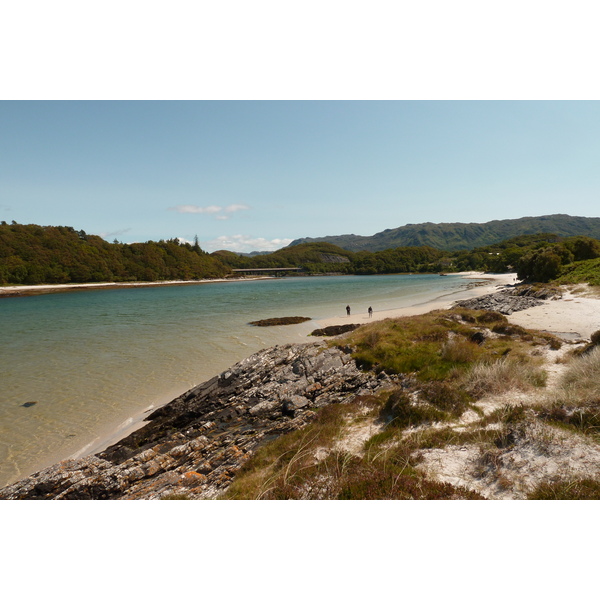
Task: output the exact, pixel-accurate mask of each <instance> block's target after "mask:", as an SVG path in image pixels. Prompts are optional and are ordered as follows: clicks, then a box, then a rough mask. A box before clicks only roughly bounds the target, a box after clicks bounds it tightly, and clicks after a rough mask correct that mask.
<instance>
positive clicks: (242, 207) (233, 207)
mask: <svg viewBox="0 0 600 600" xmlns="http://www.w3.org/2000/svg"><path fill="white" fill-rule="evenodd" d="M239 210H250V207H249V206H246V205H245V204H230V205H229V206H228V207H226V208H225V212H238V211H239Z"/></svg>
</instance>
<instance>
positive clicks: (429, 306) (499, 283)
mask: <svg viewBox="0 0 600 600" xmlns="http://www.w3.org/2000/svg"><path fill="white" fill-rule="evenodd" d="M461 275H462V276H463V277H464V278H465V279H487V280H489V283H488V284H486V285H480V286H477V287H473V288H471V289H468V290H461V291H458V292H455V293H453V294H449V295H447V296H443V297H441V298H438V299H436V300H432V301H430V302H426V303H423V304H417V305H416V306H408V307H406V308H396V309H392V310H380V311H378V310H374V311H373V316H372V317H371V318H369V315H368V314H367V313H366V312H365V313H363V314H355V315H352V314H351V315H350V316H349V317H348V316H347V315H343V316H341V315H337V316H335V317H331V318H328V319H321V320H319V321H317V322H316V324H317V326H318V328H319V329H321V328H324V327H330V326H331V325H346V324H348V323H357V324H359V325H364V324H365V323H369V322H370V321H381V320H382V319H391V318H398V317H412V316H413V315H422V314H424V313H428V312H430V311H432V310H438V309H446V308H450V307H451V306H452V305H453V304H454V302H457V301H458V300H466V299H468V298H475V297H477V296H485V295H486V294H493V293H494V292H498V291H500V290H501V289H502V288H504V287H506V286H507V285H513V284H514V283H515V274H514V273H503V274H499V275H496V274H491V275H490V274H484V273H478V272H475V271H469V272H464V273H461Z"/></svg>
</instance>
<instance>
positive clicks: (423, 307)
mask: <svg viewBox="0 0 600 600" xmlns="http://www.w3.org/2000/svg"><path fill="white" fill-rule="evenodd" d="M457 274H458V275H461V276H462V278H463V279H467V280H468V279H472V280H478V281H479V283H478V284H475V285H473V286H472V287H469V288H468V289H463V290H459V291H457V292H453V293H451V294H448V295H446V296H442V297H436V298H432V299H431V300H428V301H426V302H423V303H419V304H416V305H413V306H409V307H406V308H398V309H392V310H381V311H376V310H375V311H374V312H373V317H372V318H369V317H368V315H360V316H352V315H351V316H350V317H348V316H334V317H329V318H327V319H320V320H315V321H313V322H312V328H313V330H315V329H322V328H324V327H329V326H331V325H346V324H348V323H358V324H360V325H365V324H366V323H369V322H371V321H377V320H382V319H390V318H398V317H407V316H413V315H419V314H424V313H428V312H430V311H432V310H438V309H445V308H450V307H451V306H452V305H453V304H454V302H457V301H459V300H464V299H467V298H475V297H478V296H484V295H486V294H492V293H494V292H496V291H498V289H499V288H503V287H506V286H508V285H511V284H513V283H514V279H515V274H514V273H509V274H484V273H481V272H478V271H465V272H462V273H457ZM247 279H249V278H247ZM255 279H271V278H270V277H256V278H255ZM482 279H483V280H487V281H488V282H487V283H483V284H481V282H480V280H482ZM209 281H213V280H209ZM228 281H231V280H228ZM193 283H200V282H193ZM159 285H160V284H159ZM172 285H177V283H174V284H172ZM305 325H306V324H302V326H305ZM287 327H297V326H296V325H291V326H287ZM319 339H323V338H319V337H316V338H309V339H307V340H306V342H307V343H310V342H311V341H317V340H319ZM215 375H216V374H215ZM172 400H174V398H168V399H165V400H164V402H159V403H157V404H154V405H151V406H148V407H146V408H144V409H143V410H141V411H139V412H136V413H134V414H133V415H131V416H130V417H129V418H128V419H126V420H125V421H124V422H123V423H121V424H120V425H119V426H118V427H117V428H116V429H111V430H110V431H108V432H107V433H106V434H105V435H101V436H97V437H96V438H95V439H94V440H92V441H91V442H89V443H88V444H86V445H85V446H84V447H83V448H81V449H80V450H78V451H77V452H74V453H72V454H70V455H69V456H68V459H77V458H83V457H86V456H90V455H93V454H97V453H99V452H102V451H104V450H106V449H107V448H108V447H109V446H111V445H112V444H116V443H117V442H119V441H120V440H122V439H124V438H125V437H127V436H128V435H130V434H131V433H133V432H135V431H137V430H138V429H141V428H142V427H144V426H145V425H146V424H147V422H146V421H145V420H144V419H145V418H146V416H147V415H148V414H149V413H151V412H152V411H154V410H157V409H159V408H161V407H163V406H165V405H167V404H169V403H170V402H171V401H172Z"/></svg>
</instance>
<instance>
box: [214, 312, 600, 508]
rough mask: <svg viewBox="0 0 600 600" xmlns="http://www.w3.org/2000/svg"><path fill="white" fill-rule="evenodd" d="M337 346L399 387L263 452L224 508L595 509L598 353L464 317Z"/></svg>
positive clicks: (395, 326) (329, 411) (371, 331)
mask: <svg viewBox="0 0 600 600" xmlns="http://www.w3.org/2000/svg"><path fill="white" fill-rule="evenodd" d="M332 343H335V344H338V345H343V346H350V347H351V348H352V351H353V356H354V357H355V359H356V360H357V362H358V363H359V364H360V365H362V367H363V368H364V369H373V370H375V371H376V372H379V373H381V374H382V375H381V376H382V377H385V376H386V375H385V374H396V375H397V376H398V382H399V383H398V385H397V386H396V387H395V389H393V390H391V391H390V392H387V393H385V394H382V395H379V396H358V397H355V398H354V399H353V401H351V402H349V403H347V404H343V405H334V406H328V407H326V408H323V409H321V410H319V411H318V414H317V418H316V419H315V421H314V422H313V423H311V425H310V426H308V427H306V428H305V429H303V430H300V431H296V432H294V433H292V434H289V435H286V436H282V437H280V438H278V439H277V440H275V441H273V442H271V443H270V444H266V445H264V446H262V447H261V448H260V449H259V450H258V451H257V452H256V454H255V455H254V456H253V458H251V459H250V461H249V462H248V463H246V465H245V466H244V468H243V469H242V471H241V472H240V473H239V474H238V476H237V477H236V478H235V480H234V482H233V485H232V486H231V487H230V488H229V490H228V491H227V493H226V494H225V496H224V497H225V498H231V499H242V498H243V499H258V498H260V499H483V498H531V499H550V498H561V499H562V498H572V499H580V498H598V497H599V493H600V473H599V472H598V467H597V466H596V465H597V464H598V462H597V456H596V455H597V454H598V457H600V446H599V441H600V437H599V433H600V420H599V417H598V415H599V414H600V405H599V404H598V400H597V398H598V393H599V392H600V390H598V384H597V378H596V373H597V370H598V368H600V349H596V348H595V347H594V346H593V344H592V345H590V346H589V347H588V348H587V350H586V352H585V353H583V355H582V351H581V348H579V349H578V350H577V349H575V348H573V349H572V348H571V347H570V346H568V345H563V343H562V342H561V340H559V339H558V338H555V337H554V336H552V335H550V334H545V333H541V332H537V331H529V330H527V329H524V328H522V327H518V326H515V325H511V324H510V323H509V322H508V321H507V319H506V318H505V317H504V316H502V315H500V314H498V313H494V312H489V311H471V310H465V309H460V310H448V311H434V312H432V313H429V314H426V315H419V316H416V317H406V318H402V319H388V320H385V321H380V322H376V323H372V324H369V325H365V326H363V327H360V328H359V329H357V330H356V331H354V332H352V333H351V334H349V335H348V336H346V337H344V338H342V339H338V340H336V341H334V342H332ZM559 371H560V372H561V373H562V374H561V375H560V376H558V374H557V373H558V372H559ZM549 375H551V379H552V381H551V382H550V383H551V384H549ZM575 457H579V458H575ZM456 473H460V474H459V475H457V474H456Z"/></svg>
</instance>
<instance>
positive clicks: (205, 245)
mask: <svg viewBox="0 0 600 600" xmlns="http://www.w3.org/2000/svg"><path fill="white" fill-rule="evenodd" d="M291 242H292V239H279V238H276V239H274V240H267V239H265V238H253V237H251V236H249V235H240V234H238V235H221V236H219V237H218V238H216V239H214V240H210V241H208V242H202V243H201V244H200V245H201V246H202V249H203V250H206V251H207V252H214V251H215V250H230V251H231V252H273V251H274V250H279V249H280V248H283V247H284V246H288V245H289V244H290V243H291Z"/></svg>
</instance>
